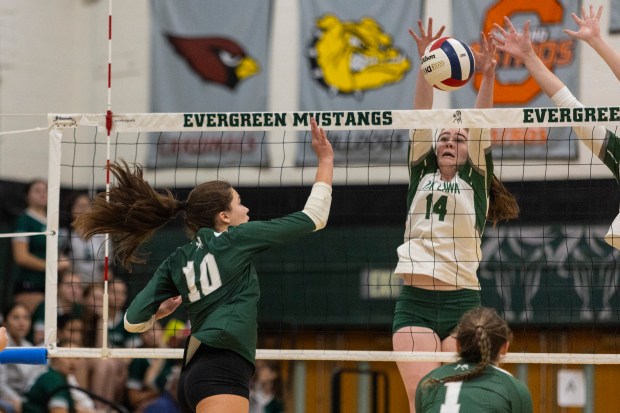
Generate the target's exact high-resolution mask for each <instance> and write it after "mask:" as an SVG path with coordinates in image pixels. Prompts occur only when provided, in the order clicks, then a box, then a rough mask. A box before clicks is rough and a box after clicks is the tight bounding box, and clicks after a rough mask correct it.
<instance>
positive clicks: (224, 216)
mask: <svg viewBox="0 0 620 413" xmlns="http://www.w3.org/2000/svg"><path fill="white" fill-rule="evenodd" d="M217 218H218V219H219V220H220V222H222V223H224V224H227V225H229V224H230V215H228V212H227V211H222V212H220V213H219V214H217Z"/></svg>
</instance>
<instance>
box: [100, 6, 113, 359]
mask: <svg viewBox="0 0 620 413" xmlns="http://www.w3.org/2000/svg"><path fill="white" fill-rule="evenodd" d="M107 92H108V94H107V110H106V115H105V128H106V178H105V179H106V182H105V192H106V201H107V202H110V155H111V146H112V145H111V143H110V135H111V133H112V125H113V121H112V0H108V88H107ZM109 244H110V235H109V234H107V233H106V234H105V242H104V249H105V252H104V262H103V317H102V318H103V325H104V326H107V325H108V320H109V308H110V306H109V295H108V281H109V279H108V274H109V261H110V260H109V253H110V249H109ZM102 330H103V331H102V337H101V353H102V355H103V356H106V355H107V352H108V351H109V348H108V329H107V328H105V327H104V328H103V329H102Z"/></svg>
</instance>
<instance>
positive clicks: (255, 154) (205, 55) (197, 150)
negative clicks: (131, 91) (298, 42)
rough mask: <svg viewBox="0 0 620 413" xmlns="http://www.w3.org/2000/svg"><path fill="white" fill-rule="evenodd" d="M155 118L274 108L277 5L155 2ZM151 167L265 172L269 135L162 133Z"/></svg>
mask: <svg viewBox="0 0 620 413" xmlns="http://www.w3.org/2000/svg"><path fill="white" fill-rule="evenodd" d="M151 4H152V17H153V18H152V29H151V40H152V80H151V85H152V88H151V109H152V111H153V112H185V111H196V110H197V111H213V112H226V111H244V112H258V111H265V110H266V109H267V73H266V69H265V67H266V65H267V57H268V43H269V42H268V40H269V27H270V26H271V22H270V18H271V1H258V2H247V1H243V0H227V1H209V2H205V1H204V0H153V2H152V3H151ZM153 139H154V140H156V142H157V145H153V149H152V153H151V155H150V156H149V158H148V161H147V162H146V164H147V166H154V165H157V167H158V168H161V167H167V166H169V167H184V166H187V167H196V165H200V166H204V167H210V166H220V167H221V166H238V165H250V166H258V165H264V164H266V163H267V161H268V159H267V157H266V156H265V153H261V142H262V140H263V139H264V137H263V134H262V133H255V132H250V133H245V134H243V133H239V132H225V133H224V134H222V133H194V134H191V133H187V134H185V133H184V134H182V135H179V134H178V133H177V134H171V133H162V134H158V135H157V136H155V137H153Z"/></svg>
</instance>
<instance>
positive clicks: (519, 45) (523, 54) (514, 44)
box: [491, 17, 535, 61]
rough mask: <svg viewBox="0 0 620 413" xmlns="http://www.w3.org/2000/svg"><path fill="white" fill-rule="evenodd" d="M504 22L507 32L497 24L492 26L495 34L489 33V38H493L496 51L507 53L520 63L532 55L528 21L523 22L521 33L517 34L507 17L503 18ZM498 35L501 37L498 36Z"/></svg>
mask: <svg viewBox="0 0 620 413" xmlns="http://www.w3.org/2000/svg"><path fill="white" fill-rule="evenodd" d="M504 22H505V23H506V28H507V29H508V30H505V29H504V28H503V27H502V26H500V25H499V24H497V23H495V24H493V27H494V28H495V32H493V33H491V37H492V38H493V42H494V44H495V45H496V47H497V50H500V51H502V52H504V53H508V54H509V55H511V56H512V57H515V58H517V59H519V60H521V61H524V60H525V59H526V58H527V57H530V56H532V55H534V54H535V53H534V49H533V48H532V39H531V38H530V21H529V20H528V21H526V22H525V24H524V25H523V32H522V33H519V32H518V31H517V29H515V27H514V26H513V25H512V22H511V21H510V19H509V18H508V17H504ZM498 33H499V35H501V36H499V35H498Z"/></svg>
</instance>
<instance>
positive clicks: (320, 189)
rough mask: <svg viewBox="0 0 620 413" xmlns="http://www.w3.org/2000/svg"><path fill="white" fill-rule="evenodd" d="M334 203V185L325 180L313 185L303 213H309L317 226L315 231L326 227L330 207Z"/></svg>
mask: <svg viewBox="0 0 620 413" xmlns="http://www.w3.org/2000/svg"><path fill="white" fill-rule="evenodd" d="M331 205H332V187H331V185H328V184H326V183H325V182H317V183H315V184H314V185H312V191H311V192H310V196H308V200H307V201H306V205H305V206H304V209H303V211H302V212H303V213H305V214H306V215H308V216H309V217H310V219H311V220H312V221H313V222H314V225H315V226H316V229H315V231H318V230H320V229H323V228H325V225H327V219H328V218H329V209H330V208H331Z"/></svg>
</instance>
